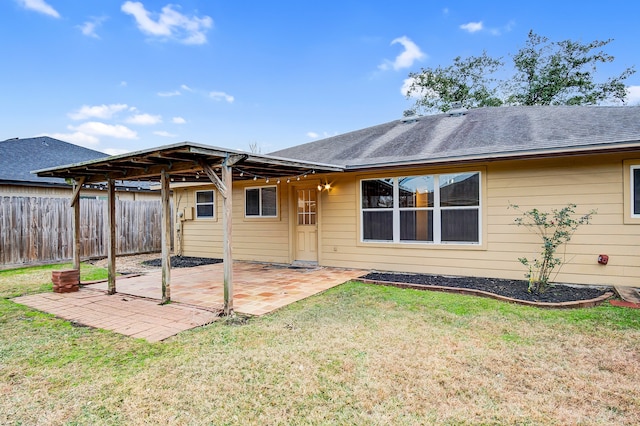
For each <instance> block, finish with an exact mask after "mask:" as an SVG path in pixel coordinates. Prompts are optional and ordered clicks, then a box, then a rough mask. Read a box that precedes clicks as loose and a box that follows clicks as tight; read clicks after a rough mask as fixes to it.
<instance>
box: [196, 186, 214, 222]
mask: <svg viewBox="0 0 640 426" xmlns="http://www.w3.org/2000/svg"><path fill="white" fill-rule="evenodd" d="M214 199H215V198H214V195H213V191H196V217H197V218H212V217H214V216H215V209H214Z"/></svg>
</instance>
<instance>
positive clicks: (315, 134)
mask: <svg viewBox="0 0 640 426" xmlns="http://www.w3.org/2000/svg"><path fill="white" fill-rule="evenodd" d="M307 136H308V137H310V138H311V139H316V138H318V137H319V136H320V135H319V134H317V133H316V132H307Z"/></svg>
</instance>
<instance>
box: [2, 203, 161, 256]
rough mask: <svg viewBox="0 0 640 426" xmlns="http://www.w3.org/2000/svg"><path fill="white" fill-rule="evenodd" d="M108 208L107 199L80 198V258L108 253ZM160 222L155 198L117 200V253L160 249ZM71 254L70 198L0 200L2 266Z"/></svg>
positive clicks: (159, 206) (145, 251) (159, 208)
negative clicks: (150, 199) (148, 199)
mask: <svg viewBox="0 0 640 426" xmlns="http://www.w3.org/2000/svg"><path fill="white" fill-rule="evenodd" d="M106 206H107V201H106V200H95V199H81V200H80V257H81V258H88V257H102V256H106V255H107V232H108V231H109V229H108V220H107V213H106V212H107V208H106ZM160 219H161V204H160V201H159V200H158V201H128V200H127V201H119V200H118V201H116V253H117V254H136V253H148V252H157V251H160V250H161V243H160V237H161V233H160V226H161V225H160ZM171 223H173V221H171ZM72 256H73V220H72V208H71V207H70V206H69V199H68V198H40V197H0V265H17V264H28V263H41V262H42V263H46V262H54V261H60V260H67V259H71V257H72Z"/></svg>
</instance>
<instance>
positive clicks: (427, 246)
mask: <svg viewBox="0 0 640 426" xmlns="http://www.w3.org/2000/svg"><path fill="white" fill-rule="evenodd" d="M356 246H358V247H383V248H394V249H408V250H473V251H476V250H480V251H482V250H487V246H486V244H483V243H440V244H435V243H412V242H404V243H394V242H387V241H358V243H357V244H356Z"/></svg>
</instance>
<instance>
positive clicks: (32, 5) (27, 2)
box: [18, 0, 60, 18]
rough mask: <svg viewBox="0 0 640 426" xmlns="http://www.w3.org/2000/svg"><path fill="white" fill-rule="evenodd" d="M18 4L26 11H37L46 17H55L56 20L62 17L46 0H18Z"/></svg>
mask: <svg viewBox="0 0 640 426" xmlns="http://www.w3.org/2000/svg"><path fill="white" fill-rule="evenodd" d="M18 4H20V5H21V6H22V7H24V8H25V9H29V10H35V11H36V12H40V13H44V14H45V15H49V16H53V17H54V18H59V17H60V14H59V13H58V11H57V10H55V9H54V8H53V7H51V6H50V5H48V4H47V2H46V1H44V0H18Z"/></svg>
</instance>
